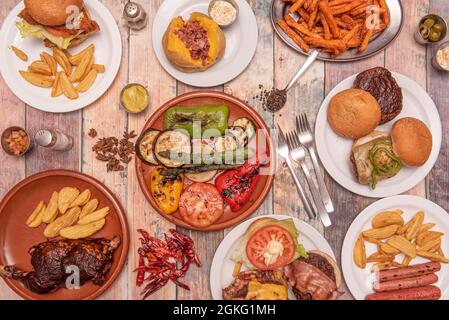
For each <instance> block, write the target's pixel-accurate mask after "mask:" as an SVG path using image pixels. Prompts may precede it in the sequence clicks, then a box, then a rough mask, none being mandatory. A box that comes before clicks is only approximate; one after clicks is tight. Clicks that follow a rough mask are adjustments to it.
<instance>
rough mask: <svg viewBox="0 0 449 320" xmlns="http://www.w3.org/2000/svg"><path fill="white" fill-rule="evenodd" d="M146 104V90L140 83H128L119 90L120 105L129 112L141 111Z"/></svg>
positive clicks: (147, 98)
mask: <svg viewBox="0 0 449 320" xmlns="http://www.w3.org/2000/svg"><path fill="white" fill-rule="evenodd" d="M148 104H149V94H148V90H147V89H146V88H145V87H144V86H143V85H141V84H138V83H130V84H128V85H126V86H125V87H124V88H123V89H122V91H121V92H120V106H121V107H122V108H123V109H125V110H126V111H127V112H129V113H139V112H142V111H143V110H145V109H146V108H147V107H148Z"/></svg>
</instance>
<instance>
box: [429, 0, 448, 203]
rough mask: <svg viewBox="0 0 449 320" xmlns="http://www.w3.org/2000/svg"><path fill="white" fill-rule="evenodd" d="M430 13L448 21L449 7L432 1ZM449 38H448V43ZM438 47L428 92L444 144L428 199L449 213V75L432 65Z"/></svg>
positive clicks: (430, 176)
mask: <svg viewBox="0 0 449 320" xmlns="http://www.w3.org/2000/svg"><path fill="white" fill-rule="evenodd" d="M429 12H437V13H438V14H439V15H441V16H443V17H444V18H445V19H446V20H447V19H448V18H449V6H448V3H447V1H445V0H432V1H430V9H429ZM448 40H449V37H446V41H448ZM437 48H438V46H429V47H427V61H428V63H427V91H428V92H429V94H430V96H431V97H432V99H433V100H434V101H435V103H436V105H437V107H438V110H439V112H440V117H441V123H442V125H443V143H442V145H441V151H440V156H439V158H438V161H437V163H436V165H435V167H434V169H433V170H432V171H431V172H430V175H429V177H428V182H427V183H428V197H429V199H430V200H432V201H434V202H436V203H437V204H439V205H440V206H442V207H443V208H444V209H446V210H447V211H449V191H448V186H447V183H448V181H449V144H448V138H447V137H449V125H448V123H449V110H448V106H449V95H448V92H449V74H448V73H443V72H439V71H436V70H435V69H434V68H433V67H432V66H431V65H430V59H431V57H432V54H433V53H434V52H435V51H436V50H437Z"/></svg>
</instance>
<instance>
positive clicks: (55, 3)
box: [25, 0, 84, 27]
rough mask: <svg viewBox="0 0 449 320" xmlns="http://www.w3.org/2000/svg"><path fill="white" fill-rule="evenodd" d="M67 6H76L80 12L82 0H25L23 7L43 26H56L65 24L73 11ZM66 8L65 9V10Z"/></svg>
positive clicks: (82, 5)
mask: <svg viewBox="0 0 449 320" xmlns="http://www.w3.org/2000/svg"><path fill="white" fill-rule="evenodd" d="M68 6H76V7H78V8H79V10H80V12H81V10H82V9H83V7H84V2H83V0H25V7H26V9H27V11H28V13H29V14H30V16H31V17H32V18H33V19H34V20H36V22H38V23H40V24H41V25H43V26H49V27H56V26H63V25H65V24H66V20H67V18H68V17H69V16H70V15H72V14H73V12H72V11H71V10H69V9H70V8H69V9H67V7H68ZM66 9H67V11H66Z"/></svg>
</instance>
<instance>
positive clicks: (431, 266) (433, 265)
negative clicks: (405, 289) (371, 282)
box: [377, 262, 441, 282]
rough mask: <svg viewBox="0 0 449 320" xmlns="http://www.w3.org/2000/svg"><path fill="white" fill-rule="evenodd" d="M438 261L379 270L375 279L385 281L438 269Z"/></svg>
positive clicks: (419, 274)
mask: <svg viewBox="0 0 449 320" xmlns="http://www.w3.org/2000/svg"><path fill="white" fill-rule="evenodd" d="M440 269H441V264H440V263H439V262H427V263H422V264H417V265H414V266H408V267H403V268H397V269H388V270H381V271H379V272H378V273H377V281H379V282H385V281H391V280H397V279H405V278H412V277H417V276H422V275H425V274H429V273H435V272H437V271H440Z"/></svg>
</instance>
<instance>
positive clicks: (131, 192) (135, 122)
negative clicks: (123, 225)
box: [122, 0, 176, 300]
mask: <svg viewBox="0 0 449 320" xmlns="http://www.w3.org/2000/svg"><path fill="white" fill-rule="evenodd" d="M162 2H163V1H162V0H158V1H154V0H145V1H140V3H141V4H142V6H143V7H144V8H145V10H146V11H147V14H148V15H149V22H148V26H147V27H146V28H145V29H144V30H141V31H137V32H135V31H131V33H130V37H129V46H130V50H129V78H128V81H129V82H139V83H142V84H143V85H145V86H146V87H147V88H148V90H149V93H150V108H148V110H146V111H145V112H144V113H141V114H139V115H130V116H129V120H128V126H129V130H135V131H136V132H138V133H140V131H141V130H142V128H143V126H144V124H145V122H146V121H147V119H148V118H149V117H150V116H151V114H152V113H153V112H154V111H155V110H156V109H157V108H159V106H161V105H162V104H163V103H165V102H166V101H167V100H169V99H172V98H174V97H175V96H176V81H175V80H173V78H171V77H170V76H169V75H168V74H167V73H166V72H165V71H164V70H163V69H162V67H161V66H160V64H159V62H158V60H157V58H156V56H155V55H154V52H153V49H152V39H151V29H152V21H153V17H154V16H155V15H156V12H157V9H158V8H159V6H160V4H161V3H162ZM123 84H124V83H122V85H123ZM127 204H128V205H127V207H128V223H129V228H130V232H131V235H132V238H131V246H130V252H129V257H128V265H129V267H128V271H127V272H128V282H129V285H128V298H129V299H140V290H141V289H139V288H136V286H135V276H136V275H135V273H134V272H133V270H134V268H135V267H136V266H137V263H138V256H137V246H138V244H139V242H138V240H137V234H136V232H135V231H136V229H138V228H143V229H145V230H148V232H150V234H156V236H162V235H163V233H165V232H167V231H168V229H170V228H172V227H173V225H172V224H171V223H169V222H167V221H166V220H165V219H164V218H163V217H161V216H160V215H159V214H158V213H157V212H156V211H155V210H154V209H153V208H152V207H151V205H150V204H149V203H148V201H147V200H146V199H145V197H144V195H143V193H142V191H141V190H140V188H139V183H138V181H137V177H136V173H135V166H134V162H132V163H130V164H129V166H128V198H127ZM175 298H176V288H175V286H174V285H173V284H172V283H171V282H170V283H169V284H168V285H166V286H165V287H164V288H162V289H161V290H159V291H158V292H157V293H156V294H154V295H152V296H151V297H150V299H162V300H166V299H175Z"/></svg>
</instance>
